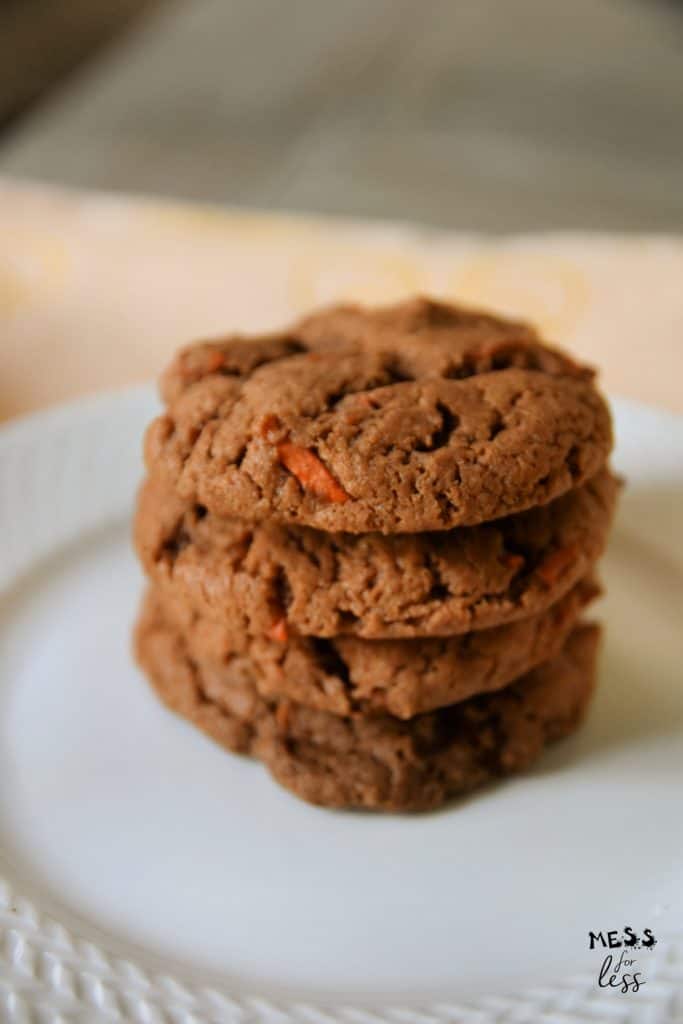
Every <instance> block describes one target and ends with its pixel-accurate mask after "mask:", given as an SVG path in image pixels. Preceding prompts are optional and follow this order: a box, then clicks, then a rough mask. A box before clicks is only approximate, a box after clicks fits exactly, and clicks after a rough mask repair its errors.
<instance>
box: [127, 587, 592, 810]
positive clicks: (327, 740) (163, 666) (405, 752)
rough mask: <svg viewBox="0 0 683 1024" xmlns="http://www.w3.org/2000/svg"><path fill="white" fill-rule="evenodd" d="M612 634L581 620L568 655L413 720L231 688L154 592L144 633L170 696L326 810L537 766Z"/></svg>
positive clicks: (572, 716)
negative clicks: (335, 710)
mask: <svg viewBox="0 0 683 1024" xmlns="http://www.w3.org/2000/svg"><path fill="white" fill-rule="evenodd" d="M599 636H600V631H599V628H598V627H597V626H593V625H580V626H577V627H576V628H575V629H574V630H573V632H572V633H571V635H570V636H569V638H568V640H567V641H566V643H565V646H564V648H563V649H562V651H561V653H560V654H559V655H558V656H557V657H556V658H554V659H553V660H552V661H549V662H546V663H545V664H544V665H542V666H540V667H539V668H536V669H535V670H533V671H531V672H529V673H527V674H526V675H525V676H523V677H522V678H521V679H519V680H517V681H516V682H515V683H513V684H512V685H510V686H508V687H506V688H505V689H504V690H500V691H498V692H496V693H493V694H485V695H483V696H479V697H473V698H470V699H469V700H466V701H463V702H461V703H460V704H456V705H452V706H450V707H447V708H442V709H440V710H438V711H432V712H428V713H426V714H422V715H418V716H417V717H416V718H413V719H410V720H408V721H403V720H400V719H397V718H393V717H391V716H389V715H377V716H367V717H366V716H361V715H355V716H352V717H349V718H341V717H339V716H337V715H334V714H330V713H328V712H324V711H316V710H313V709H310V708H306V707H303V706H302V705H299V704H295V703H294V702H292V701H289V700H287V699H276V698H273V699H264V698H263V697H261V696H259V695H258V693H257V690H256V687H255V685H254V683H253V681H252V679H251V678H250V674H249V672H248V669H247V668H246V667H245V671H244V676H243V678H242V679H240V680H237V679H235V680H234V681H233V682H231V684H230V686H226V685H225V681H224V677H221V678H219V679H215V678H213V677H212V673H211V672H210V671H206V670H204V669H202V670H201V671H200V669H199V668H198V666H197V665H196V663H194V662H193V661H192V659H191V657H190V655H189V653H188V651H187V648H186V646H185V644H184V641H183V639H182V636H181V634H180V633H179V632H178V631H177V630H176V629H174V628H173V627H172V626H170V625H169V624H168V623H167V622H166V621H165V620H164V617H163V615H162V613H161V611H160V608H159V605H158V603H157V601H156V599H155V596H154V594H153V592H150V593H149V594H148V595H147V597H146V599H145V602H144V605H143V609H142V612H141V615H140V619H139V621H138V624H137V627H136V633H135V647H136V655H137V658H138V661H139V663H140V665H141V667H142V668H143V670H144V671H145V673H146V674H147V676H148V677H149V679H150V681H151V683H152V685H153V686H154V688H155V689H156V690H157V692H158V694H159V696H160V697H161V699H162V700H163V701H164V703H166V704H167V705H168V706H169V707H170V708H172V710H174V711H175V712H177V713H178V714H180V715H182V716H183V717H185V718H187V719H189V720H190V721H191V722H192V723H193V724H194V725H196V726H198V727H199V728H200V729H202V730H203V731H204V732H205V733H207V734H208V735H209V736H211V737H212V738H213V739H214V740H216V741H217V742H218V743H220V744H222V745H223V746H225V747H227V748H228V749H230V750H233V751H236V752H239V753H248V754H252V755H254V756H255V757H258V758H259V759H260V760H262V761H263V762H264V764H265V765H266V766H267V767H268V769H269V770H270V772H271V774H272V775H273V776H274V778H275V779H277V781H278V782H280V783H281V784H282V785H283V786H286V787H287V788H288V789H290V790H291V791H292V792H293V793H295V794H296V795H297V796H299V797H301V798H302V799H304V800H308V801H309V802H311V803H314V804H319V805H322V806H325V807H336V808H350V807H364V808H368V809H376V810H385V811H420V810H429V809H433V808H435V807H438V806H439V805H440V804H443V803H444V802H445V801H447V800H448V799H449V798H451V797H455V796H458V795H461V794H463V793H466V792H469V791H470V790H473V789H475V788H477V787H479V786H481V785H483V784H484V783H486V782H488V781H489V780H491V779H494V778H497V777H500V776H503V775H508V774H511V773H513V772H517V771H520V770H522V769H524V768H526V767H528V766H529V765H530V764H531V763H532V762H533V761H534V760H535V759H536V758H537V757H538V756H539V755H540V754H541V752H542V751H543V749H544V747H545V746H546V745H547V744H548V743H550V742H552V741H554V740H556V739H560V738H561V737H562V736H565V735H567V734H568V733H570V732H571V731H572V730H573V729H574V728H575V727H576V726H577V725H578V724H579V722H580V720H581V717H582V715H583V712H584V711H585V709H586V706H587V704H588V702H589V699H590V696H591V693H592V690H593V684H594V677H595V662H596V654H597V648H598V641H599Z"/></svg>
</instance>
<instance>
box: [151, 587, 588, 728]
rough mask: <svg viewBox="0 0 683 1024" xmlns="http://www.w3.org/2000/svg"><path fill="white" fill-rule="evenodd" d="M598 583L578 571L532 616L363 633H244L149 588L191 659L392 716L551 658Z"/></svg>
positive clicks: (498, 681) (449, 700) (503, 681)
mask: <svg viewBox="0 0 683 1024" xmlns="http://www.w3.org/2000/svg"><path fill="white" fill-rule="evenodd" d="M597 593H598V588H597V586H596V585H595V583H594V582H593V581H591V580H584V581H581V582H580V583H578V584H577V585H576V586H574V587H573V588H572V589H571V590H570V591H569V593H567V594H566V595H565V596H564V597H563V598H561V599H560V600H559V601H558V602H557V603H556V604H554V605H552V607H550V608H548V609H546V611H544V612H541V613H540V614H539V615H535V616H532V617H531V618H528V619H520V620H518V621H517V622H512V623H508V624H506V625H504V626H494V627H492V628H491V629H485V630H479V631H478V632H476V633H467V634H463V635H461V636H455V637H439V638H435V637H430V638H426V639H414V640H363V639H361V638H359V637H355V636H340V637H331V638H319V637H298V636H291V637H289V638H288V639H287V640H284V639H283V640H274V639H269V638H267V637H250V636H248V635H247V634H245V633H244V632H243V631H242V630H241V629H239V628H238V627H236V626H235V625H234V624H233V623H230V622H219V621H216V620H213V621H211V620H208V619H202V618H200V617H198V616H197V615H196V613H194V612H193V611H191V610H190V609H188V607H187V605H186V604H184V603H183V602H180V601H177V600H174V599H172V598H170V597H169V595H168V592H162V591H160V590H159V591H157V600H158V603H159V605H160V607H161V608H162V610H163V612H164V615H165V617H166V619H167V621H168V622H169V623H170V624H171V625H173V626H174V627H175V628H177V629H178V630H179V631H180V632H181V633H182V635H183V637H184V639H185V642H186V644H187V648H188V651H189V653H190V655H191V657H192V658H193V660H194V661H195V662H196V663H197V664H199V665H201V667H202V669H203V670H204V671H205V672H206V673H207V674H208V673H209V672H210V673H211V675H212V677H213V678H215V679H217V680H223V681H224V682H225V685H227V686H229V685H230V684H231V681H232V680H233V679H234V678H239V677H241V675H242V674H243V672H244V671H245V664H246V665H247V666H248V671H249V673H250V675H251V676H252V678H253V679H254V681H255V685H256V687H257V689H258V690H259V692H260V693H261V694H262V695H264V696H266V697H270V696H277V697H289V698H290V699H291V700H294V701H296V702H297V703H299V704H304V705H306V706H307V707H312V708H317V709H319V710H323V711H328V712H331V713H333V714H337V715H349V714H351V713H361V714H377V713H381V712H387V713H389V714H391V715H394V716H396V717H398V718H411V717H412V716H414V715H416V714H418V713H420V712H423V711H430V710H432V709H433V708H438V707H443V706H445V705H447V704H453V703H455V702H457V701H462V700H466V699H467V698H468V697H471V696H473V695H474V694H477V693H482V692H485V691H491V690H498V689H500V688H501V687H503V686H506V685H507V684H508V683H510V682H511V681H512V680H513V679H516V678H517V677H518V676H520V675H523V674H524V673H525V672H528V671H529V670H530V669H532V668H534V666H536V665H539V664H540V663H541V662H543V661H547V660H548V659H549V658H552V657H554V656H555V655H556V654H557V653H558V651H559V650H560V649H561V647H562V645H563V643H564V641H565V639H566V637H567V635H568V634H569V632H570V631H571V629H572V627H573V626H574V625H575V623H576V621H577V619H578V617H579V615H580V614H581V612H582V611H583V609H584V608H585V607H586V605H587V604H588V603H589V602H590V601H591V600H592V599H593V598H594V597H595V596H596V594H597Z"/></svg>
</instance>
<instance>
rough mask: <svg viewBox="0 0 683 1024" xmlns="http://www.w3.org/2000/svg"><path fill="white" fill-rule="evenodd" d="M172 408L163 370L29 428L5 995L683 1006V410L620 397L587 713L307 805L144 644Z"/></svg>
mask: <svg viewBox="0 0 683 1024" xmlns="http://www.w3.org/2000/svg"><path fill="white" fill-rule="evenodd" d="M154 409H155V400H154V397H153V395H152V393H151V391H148V390H146V389H142V390H136V391H130V392H126V393H123V394H119V395H112V396H105V397H102V398H97V399H92V400H89V401H86V402H82V403H79V404H78V405H75V406H71V407H66V408H62V409H57V410H54V411H51V412H48V413H46V414H43V415H41V416H38V417H35V418H32V419H27V420H25V421H23V422H18V423H16V424H13V425H11V426H9V427H6V428H5V429H4V430H3V431H1V432H0V538H1V546H0V585H1V586H2V589H3V597H2V601H1V604H0V649H1V650H2V657H1V659H0V836H1V838H0V1019H2V1020H3V1021H4V1020H8V1021H12V1022H15V1021H16V1022H19V1021H22V1022H24V1021H25V1020H31V1021H33V1020H40V1021H41V1022H42V1021H44V1020H45V1021H47V1020H49V1021H60V1022H61V1021H87V1022H92V1021H100V1020H103V1021H104V1020H107V1021H109V1020H117V1019H118V1020H133V1021H146V1022H156V1021H173V1022H176V1021H183V1022H190V1021H213V1022H217V1024H218V1022H222V1021H238V1020H239V1021H245V1022H251V1021H254V1022H256V1021H261V1020H269V1021H274V1020H276V1019H277V1020H278V1021H286V1020H290V1019H295V1020H297V1021H307V1022H310V1024H321V1022H323V1021H333V1020H334V1021H337V1020H341V1019H343V1020H348V1021H356V1022H368V1021H377V1020H388V1019H391V1020H394V1021H397V1022H400V1021H407V1022H411V1024H417V1022H426V1024H429V1022H432V1021H453V1022H460V1021H472V1022H475V1021H476V1022H477V1024H491V1022H494V1021H496V1022H502V1021H513V1020H514V1021H517V1022H521V1021H533V1022H535V1024H536V1022H540V1021H541V1020H543V1021H546V1020H547V1021H551V1020H552V1021H560V1020H561V1021H563V1022H565V1024H566V1022H569V1021H575V1020H579V1019H581V1020H584V1019H590V1020H596V1021H597V1020H599V1021H603V1020H605V1021H607V1020H609V1021H620V1022H621V1021H641V1020H643V1021H645V1020H647V1021H653V1022H657V1024H659V1022H663V1021H667V1022H668V1021H674V1020H682V1019H683V1006H682V1004H681V1001H680V1000H681V992H682V990H683V956H682V954H681V935H682V934H683V814H682V813H681V778H682V774H681V773H682V769H683V687H682V680H681V668H680V664H681V655H682V654H683V648H682V644H681V607H682V604H681V597H682V595H683V589H682V587H683V547H682V544H681V531H680V524H681V522H683V459H682V455H683V421H682V420H681V419H679V418H675V417H673V416H670V415H667V414H664V413H662V412H655V411H653V410H649V409H646V408H643V407H638V406H635V405H627V404H624V403H620V402H617V403H616V414H617V434H618V439H619V443H618V451H617V459H616V461H617V465H618V467H619V468H620V469H621V470H622V471H623V472H625V473H626V475H627V476H628V479H629V487H628V490H627V491H626V493H625V496H624V498H623V502H622V505H621V510H620V515H619V522H618V525H617V528H616V531H615V535H614V539H613V543H612V546H611V550H610V553H609V555H608V557H607V559H606V564H605V568H604V578H605V581H606V584H607V587H608V597H607V599H606V600H605V601H604V602H603V603H602V606H601V607H600V609H599V614H600V616H601V617H602V618H603V619H604V620H605V621H606V623H607V626H608V631H607V642H606V645H605V650H604V654H603V660H602V670H601V684H600V689H599V692H598V696H597V698H596V701H595V704H594V707H593V710H592V712H591V714H590V718H589V721H588V723H587V725H586V728H585V729H584V730H583V731H582V732H581V733H580V734H579V735H577V736H576V737H575V738H573V739H570V740H568V741H566V742H564V743H562V744H561V745H559V746H557V747H556V748H555V749H554V750H553V751H552V752H550V753H549V754H548V755H547V756H546V757H545V758H544V759H543V761H542V762H541V764H539V766H538V768H537V769H536V770H534V771H533V772H531V773H530V774H528V775H526V776H524V777H520V778H516V779H514V780H511V781H509V782H507V783H505V784H504V785H500V786H495V787H491V788H490V789H488V790H486V791H484V792H482V793H481V794H479V795H477V796H476V797H473V798H471V799H469V800H466V801H464V802H462V803H459V804H456V805H454V806H453V807H451V808H449V809H448V810H446V811H442V812H440V813H437V814H432V815H428V816H418V817H391V816H373V815H368V814H365V815H363V814H341V813H331V812H328V811H324V810H319V809H316V808H313V807H309V806H307V805H305V804H303V803H300V802H299V801H297V800H296V799H294V798H293V797H291V796H290V795H288V794H287V793H286V792H285V791H283V790H281V789H280V788H279V787H278V786H276V785H275V784H274V783H273V782H271V780H270V779H269V778H268V776H267V775H266V773H265V771H264V770H263V769H262V768H261V767H260V766H259V765H257V764H254V763H251V762H249V761H247V760H243V759H240V758H238V757H234V756H231V755H227V754H226V753H224V752H223V751H221V750H220V749H219V748H218V747H216V746H214V745H213V744H212V743H211V742H209V741H208V740H207V739H205V738H203V737H202V736H201V735H200V734H199V733H197V732H196V731H195V730H193V729H192V728H191V727H189V726H188V725H186V724H185V723H183V722H182V721H180V720H179V719H177V718H174V717H173V716H171V715H170V714H169V713H168V712H166V711H165V710H164V709H163V708H162V707H161V706H160V705H159V704H158V703H157V701H156V699H155V698H154V697H153V695H152V694H151V692H150V691H149V690H148V688H147V685H146V684H145V682H144V680H143V679H142V677H141V676H140V674H139V673H138V672H137V670H136V669H135V667H134V666H133V664H132V661H131V657H130V651H129V631H130V625H131V621H132V619H133V617H134V615H135V610H136V604H137V600H138V595H139V592H140V589H141V579H140V574H139V572H138V569H137V567H136V564H135V561H134V559H133V556H132V553H131V550H130V544H129V540H128V534H129V518H130V512H131V505H132V500H133V495H134V490H135V485H136V482H137V481H138V479H139V476H140V473H141V467H140V461H139V457H138V452H139V449H140V438H141V434H142V431H143V428H144V425H145V423H146V422H147V421H148V419H149V418H150V416H151V415H152V413H153V411H154ZM2 878H4V881H2V880H1V879H2ZM626 925H629V926H631V927H632V928H634V929H635V930H636V931H638V932H639V933H643V930H644V929H645V928H650V929H651V930H652V931H653V932H654V934H655V935H656V937H657V939H658V943H657V946H656V947H655V948H654V950H645V949H640V950H637V951H636V952H635V953H634V952H631V953H630V956H631V957H632V958H637V960H638V966H637V967H636V968H635V969H636V970H639V972H640V973H641V978H642V979H643V980H644V981H645V984H644V985H643V986H642V987H641V988H640V990H639V991H638V992H629V993H627V994H622V993H620V992H618V991H615V990H612V989H601V988H600V987H599V985H598V981H597V976H598V971H599V968H600V965H601V963H602V960H603V959H604V956H605V955H606V954H605V951H604V950H596V949H594V950H590V949H589V948H588V945H589V942H588V933H589V931H591V930H593V931H602V932H605V933H606V932H607V931H609V930H619V931H620V930H621V929H623V928H624V927H625V926H626ZM623 970H624V968H623V966H622V971H623ZM510 993H513V994H514V993H516V995H510ZM3 1014H4V1016H3Z"/></svg>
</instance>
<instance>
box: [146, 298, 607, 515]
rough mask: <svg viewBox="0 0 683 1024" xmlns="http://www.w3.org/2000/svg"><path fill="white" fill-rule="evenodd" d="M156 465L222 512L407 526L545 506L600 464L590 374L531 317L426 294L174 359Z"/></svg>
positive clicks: (206, 346)
mask: <svg viewBox="0 0 683 1024" xmlns="http://www.w3.org/2000/svg"><path fill="white" fill-rule="evenodd" d="M161 390H162V396H163V397H164V399H165V401H166V402H167V408H166V412H165V413H164V414H163V415H162V416H160V417H158V418H157V420H155V422H154V423H153V424H152V425H151V426H150V428H149V430H148V432H147V437H146V445H145V450H146V459H147V464H148V467H149V468H150V471H151V472H152V473H154V474H160V475H163V476H164V477H165V479H166V480H167V481H169V482H170V483H171V484H172V486H173V487H174V488H175V489H176V491H177V493H178V494H179V495H180V496H182V497H184V498H187V499H188V500H191V501H193V502H196V503H198V504H201V505H203V506H205V507H206V508H208V509H209V510H210V511H211V512H213V513H215V514H216V515H219V516H236V517H239V518H242V519H249V520H252V521H259V520H264V519H273V520H276V521H280V522H289V523H300V524H305V525H309V526H313V527H317V528H319V529H323V530H329V531H346V532H352V533H363V532H368V531H378V532H382V533H407V532H417V531H425V530H444V529H449V528H451V527H455V526H463V525H473V524H476V523H481V522H485V521H487V520H490V519H495V518H499V517H501V516H506V515H509V514H512V513H514V512H519V511H522V510H524V509H527V508H530V507H531V506H534V505H539V504H545V503H547V502H549V501H551V500H553V498H555V497H558V496H559V495H561V494H563V493H565V492H566V491H568V490H569V489H571V488H572V487H575V486H578V485H580V484H581V483H582V482H584V481H585V480H587V479H589V478H590V477H591V476H593V475H595V473H597V471H598V470H599V469H600V468H601V467H602V466H603V464H604V463H605V460H606V458H607V456H608V454H609V451H610V448H611V444H612V437H611V424H610V416H609V412H608V410H607V407H606V405H605V403H604V401H603V399H602V398H601V396H600V395H599V393H598V392H597V391H596V390H595V388H594V386H593V384H592V373H591V371H590V370H588V369H587V368H585V367H581V366H577V364H575V363H574V362H573V361H572V360H571V359H570V358H569V357H567V356H566V355H564V354H563V353H561V352H559V351H557V350H555V349H552V348H550V347H548V346H546V345H544V344H543V343H542V342H541V341H540V340H539V339H538V337H537V335H536V334H535V332H534V331H533V329H532V328H530V327H528V326H526V325H523V324H517V323H515V322H513V321H506V320H503V319H500V318H496V317H492V316H488V315H486V314H482V313H477V312H474V311H470V310H463V309H460V308H457V307H453V306H449V305H446V304H444V303H437V302H432V301H428V300H413V301H411V302H408V303H403V304H401V305H399V306H394V307H389V308H387V309H380V310H374V311H373V310H363V309H360V308H355V307H336V308H333V309H330V310H327V311H323V312H321V313H319V314H317V315H315V316H313V317H309V318H307V319H305V320H303V321H301V323H299V324H297V325H294V327H292V328H291V329H290V330H289V331H287V332H284V333H282V334H281V335H270V336H267V337H261V338H253V339H246V338H243V337H232V338H228V339H224V340H219V341H215V342H204V343H200V344H198V345H196V346H192V347H190V348H188V349H185V350H183V351H182V352H180V353H179V355H178V356H177V357H176V359H175V360H174V361H173V363H172V364H171V366H170V368H169V369H168V371H167V372H166V374H165V375H164V377H163V379H162V389H161Z"/></svg>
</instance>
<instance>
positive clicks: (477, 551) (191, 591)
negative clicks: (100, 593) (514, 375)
mask: <svg viewBox="0 0 683 1024" xmlns="http://www.w3.org/2000/svg"><path fill="white" fill-rule="evenodd" d="M617 491H618V482H617V480H616V479H615V477H613V476H612V475H611V474H610V473H609V471H607V470H602V471H601V472H600V473H598V474H597V476H595V477H593V478H592V479H591V480H589V481H588V482H587V483H586V484H584V485H583V486H582V487H579V488H576V489H575V490H573V491H570V492H569V493H568V494H565V495H563V496H562V497H560V498H556V499H555V501H553V502H551V503H550V504H549V505H544V506H540V507H538V508H534V509H530V510H528V511H527V512H520V513H518V514H517V515H516V516H508V517H507V518H505V519H499V520H496V521H495V522H494V523H487V524H482V525H480V526H472V527H467V528H461V529H455V530H447V531H442V532H438V533H430V534H393V535H383V534H378V533H374V534H361V535H358V534H349V533H336V534H331V533H323V532H321V531H318V530H312V529H310V528H309V527H301V526H283V525H281V524H273V523H258V524H254V523H251V524H250V523H246V522H244V521H243V520H237V519H229V518H228V519H226V518H221V517H218V516H214V515H212V514H211V513H207V512H206V510H205V509H204V508H203V507H201V506H197V505H194V504H193V503H192V502H188V501H186V500H184V499H182V498H179V497H178V496H177V495H176V494H175V492H174V491H173V489H172V488H170V487H169V486H168V484H167V483H165V482H164V481H163V480H159V479H149V480H148V481H147V482H146V483H145V485H144V486H143V488H142V490H141V492H140V498H139V503H138V510H137V514H136V521H135V541H136V548H137V551H138V554H139V556H140V559H141V561H142V564H143V566H144V568H145V571H146V573H147V574H148V575H149V577H150V578H151V579H152V580H153V582H154V584H155V586H161V587H164V588H167V589H170V591H171V592H172V594H173V595H174V596H175V597H177V598H179V599H181V600H184V601H186V602H187V604H188V605H189V606H190V607H191V608H193V609H194V610H195V611H196V612H197V613H198V614H199V615H201V616H202V617H205V618H211V619H216V620H219V621H223V622H230V623H232V624H235V625H236V626H237V625H238V626H239V628H240V629H241V630H243V631H246V632H248V633H251V634H252V635H255V636H274V635H275V636H278V635H279V636H281V637H282V636H285V635H288V634H289V633H299V634H306V635H313V636H319V637H331V636H338V635H342V634H353V635H355V636H361V637H368V638H373V639H375V638H378V637H387V638H388V637H396V638H398V637H419V636H448V635H452V634H456V633H465V632H468V631H470V630H478V629H485V628H488V627H491V626H497V625H502V624H503V623H506V622H512V621H514V620H516V619H520V618H525V617H528V616H530V615H535V614H537V613H539V612H541V611H543V610H544V609H546V608H548V607H549V606H550V605H551V604H553V603H554V602H555V601H557V600H558V599H559V598H560V597H562V596H563V595H564V594H565V593H567V591H568V590H569V589H570V588H571V587H572V586H573V585H574V584H575V583H577V582H578V580H579V579H581V578H582V577H583V576H585V575H586V574H587V572H588V570H589V567H590V566H591V565H593V563H594V562H595V561H596V560H597V559H598V558H599V556H600V555H601V554H602V551H603V548H604V546H605V541H606V538H607V532H608V529H609V525H610V522H611V519H612V514H613V510H614V505H615V499H616V495H617Z"/></svg>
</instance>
